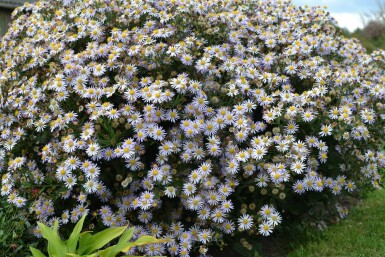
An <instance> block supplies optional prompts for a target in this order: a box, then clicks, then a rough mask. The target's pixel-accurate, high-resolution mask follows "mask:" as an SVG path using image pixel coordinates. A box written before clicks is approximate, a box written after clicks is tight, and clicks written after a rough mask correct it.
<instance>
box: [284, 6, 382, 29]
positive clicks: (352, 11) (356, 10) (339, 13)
mask: <svg viewBox="0 0 385 257" xmlns="http://www.w3.org/2000/svg"><path fill="white" fill-rule="evenodd" d="M292 2H293V3H294V4H296V5H305V4H307V5H309V6H327V7H328V8H327V10H328V11H329V12H330V13H331V15H332V16H333V17H334V18H335V19H336V20H337V21H338V24H339V25H340V27H342V28H347V29H348V30H349V31H354V30H355V29H356V28H362V27H363V26H364V24H363V21H362V19H361V15H362V14H365V13H371V12H372V11H375V10H377V9H378V3H377V0H292Z"/></svg>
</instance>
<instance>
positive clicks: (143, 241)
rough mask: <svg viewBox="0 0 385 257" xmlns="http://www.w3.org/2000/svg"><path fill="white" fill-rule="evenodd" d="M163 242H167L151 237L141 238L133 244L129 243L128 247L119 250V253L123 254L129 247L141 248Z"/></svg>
mask: <svg viewBox="0 0 385 257" xmlns="http://www.w3.org/2000/svg"><path fill="white" fill-rule="evenodd" d="M165 242H168V240H167V239H156V238H155V237H153V236H141V237H140V238H139V239H138V240H136V241H135V242H132V243H129V245H127V247H125V248H123V250H121V252H124V253H125V252H127V251H128V250H130V248H131V247H134V246H141V245H147V244H158V243H165Z"/></svg>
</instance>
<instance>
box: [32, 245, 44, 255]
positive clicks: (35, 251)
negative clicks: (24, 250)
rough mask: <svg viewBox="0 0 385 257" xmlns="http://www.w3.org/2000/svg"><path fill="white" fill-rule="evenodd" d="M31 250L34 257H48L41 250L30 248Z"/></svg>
mask: <svg viewBox="0 0 385 257" xmlns="http://www.w3.org/2000/svg"><path fill="white" fill-rule="evenodd" d="M29 249H30V250H31V252H32V255H33V257H46V256H45V255H44V254H43V253H42V252H41V251H40V250H38V249H36V248H34V247H32V246H30V247H29Z"/></svg>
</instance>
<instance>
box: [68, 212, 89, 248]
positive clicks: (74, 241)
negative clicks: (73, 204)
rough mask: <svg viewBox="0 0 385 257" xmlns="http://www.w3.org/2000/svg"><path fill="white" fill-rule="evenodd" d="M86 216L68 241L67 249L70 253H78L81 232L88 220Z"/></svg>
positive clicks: (79, 222)
mask: <svg viewBox="0 0 385 257" xmlns="http://www.w3.org/2000/svg"><path fill="white" fill-rule="evenodd" d="M86 216H87V215H86V214H84V215H83V217H82V218H81V219H80V220H79V221H78V223H77V224H76V226H75V228H74V230H73V231H72V233H71V235H70V237H69V239H68V241H67V247H68V252H70V253H75V251H76V246H77V244H78V241H79V236H80V231H81V230H82V228H83V223H84V220H85V218H86Z"/></svg>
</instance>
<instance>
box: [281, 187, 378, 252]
mask: <svg viewBox="0 0 385 257" xmlns="http://www.w3.org/2000/svg"><path fill="white" fill-rule="evenodd" d="M307 256H308V257H310V256H311V257H321V256H325V257H326V256H327V257H331V256H333V257H345V256H346V257H348V256H349V257H375V256H385V190H382V191H376V192H372V193H369V194H368V197H367V198H366V199H364V200H363V201H362V202H361V203H360V204H358V205H357V206H356V207H354V208H353V209H352V210H351V211H350V213H349V215H348V217H347V218H346V219H345V220H342V221H341V222H340V223H338V224H336V225H332V226H330V227H329V228H328V229H327V230H326V231H325V233H324V234H323V236H322V239H321V240H319V241H317V242H316V241H314V242H308V243H306V244H305V245H301V246H300V247H298V248H297V250H295V251H293V252H291V253H290V254H289V255H288V257H307Z"/></svg>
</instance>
